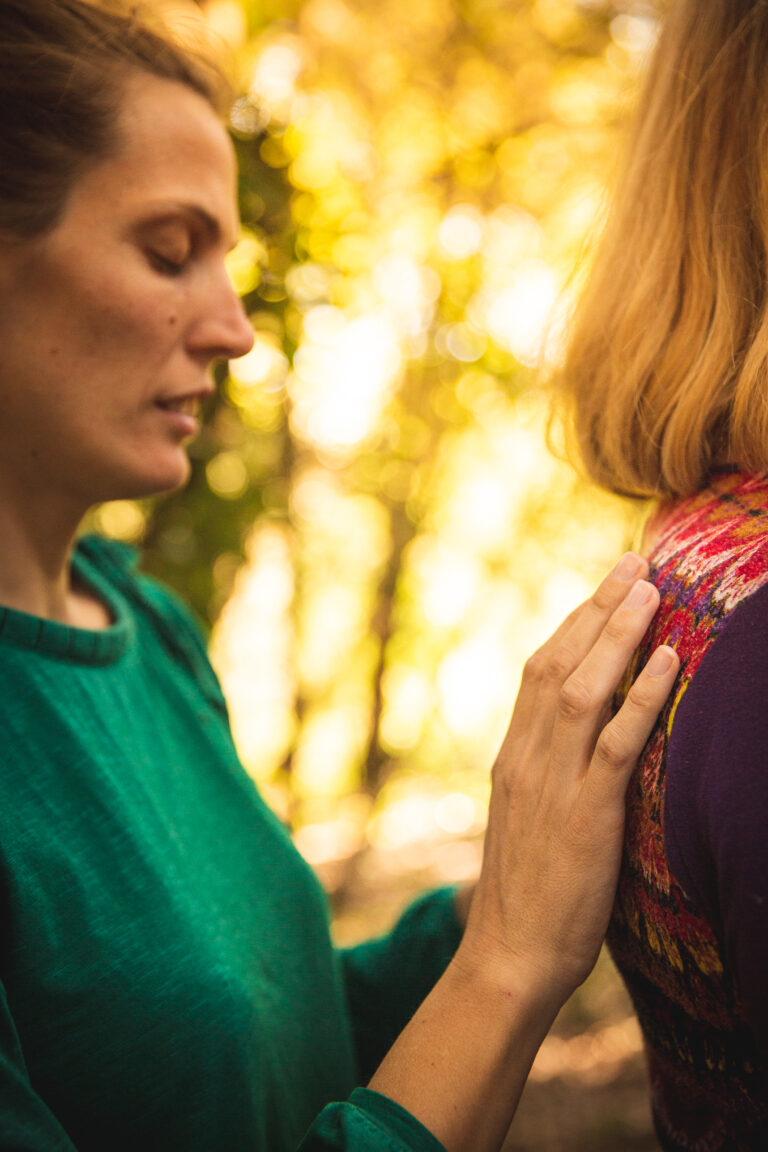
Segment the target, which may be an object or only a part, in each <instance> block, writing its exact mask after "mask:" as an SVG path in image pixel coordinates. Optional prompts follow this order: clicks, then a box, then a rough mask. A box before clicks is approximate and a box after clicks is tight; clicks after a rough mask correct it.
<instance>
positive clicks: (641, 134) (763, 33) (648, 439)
mask: <svg viewBox="0 0 768 1152" xmlns="http://www.w3.org/2000/svg"><path fill="white" fill-rule="evenodd" d="M557 377H558V378H557V380H556V383H557V384H558V385H559V388H560V393H561V395H564V397H565V400H566V403H567V408H568V409H569V413H570V422H571V427H572V429H573V432H574V434H575V437H574V438H575V442H576V445H577V446H578V451H579V453H580V455H581V457H582V459H583V461H584V463H585V465H586V468H587V471H588V472H589V473H590V475H591V476H592V477H593V478H594V479H596V480H597V481H598V483H600V484H602V485H604V486H605V487H608V488H610V489H613V490H614V491H617V492H622V493H625V494H629V495H642V496H649V495H650V496H670V495H673V496H676V495H683V494H688V493H691V492H693V491H696V490H697V489H698V488H700V487H702V486H704V485H705V484H706V483H707V478H708V476H709V474H710V473H711V471H712V469H713V468H715V467H717V466H718V465H723V464H726V463H727V464H733V465H735V466H737V467H739V468H742V469H744V470H747V471H763V470H765V469H766V468H768V2H766V0H673V2H672V3H671V4H670V5H669V12H668V14H667V15H666V16H665V17H664V21H663V26H662V30H661V35H660V37H659V41H658V44H657V47H656V50H655V53H654V55H653V57H652V60H651V62H650V68H649V72H648V75H647V79H646V84H645V89H644V92H643V95H642V97H641V100H640V105H639V109H638V114H637V119H636V122H635V127H634V131H633V132H632V133H631V135H630V138H629V144H628V148H627V154H626V160H625V164H624V167H623V171H622V174H621V178H620V180H619V183H618V187H617V190H616V194H615V196H614V199H613V204H612V209H611V211H610V214H609V216H608V220H607V223H606V227H605V230H604V232H603V235H602V237H601V239H600V242H599V245H598V247H597V249H596V256H595V259H594V263H593V266H592V269H591V273H590V276H589V279H588V281H587V285H586V289H585V291H584V293H583V294H582V296H581V299H580V301H579V304H578V305H577V308H576V312H575V316H574V318H573V322H572V325H571V332H570V342H569V347H568V350H567V354H566V357H565V362H564V364H563V366H562V369H561V370H560V371H559V372H558V374H557Z"/></svg>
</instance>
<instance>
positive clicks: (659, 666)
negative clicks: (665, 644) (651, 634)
mask: <svg viewBox="0 0 768 1152" xmlns="http://www.w3.org/2000/svg"><path fill="white" fill-rule="evenodd" d="M674 658H675V654H674V651H673V650H672V649H671V648H657V649H656V651H655V652H654V654H653V656H651V658H650V660H649V661H648V663H647V664H646V666H645V670H646V672H647V673H648V675H649V676H664V675H665V674H666V673H667V672H669V669H670V668H671V667H672V661H673V660H674Z"/></svg>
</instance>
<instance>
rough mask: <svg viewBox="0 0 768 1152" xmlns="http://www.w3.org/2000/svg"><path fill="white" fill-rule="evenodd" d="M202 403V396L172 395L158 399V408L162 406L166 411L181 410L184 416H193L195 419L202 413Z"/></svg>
mask: <svg viewBox="0 0 768 1152" xmlns="http://www.w3.org/2000/svg"><path fill="white" fill-rule="evenodd" d="M201 403H202V399H201V397H200V396H179V397H177V398H176V399H174V398H172V397H171V398H169V399H167V400H157V401H156V404H157V406H158V408H162V409H163V411H164V412H179V413H180V414H181V415H182V416H192V417H193V418H194V419H197V417H198V416H199V414H200V405H201Z"/></svg>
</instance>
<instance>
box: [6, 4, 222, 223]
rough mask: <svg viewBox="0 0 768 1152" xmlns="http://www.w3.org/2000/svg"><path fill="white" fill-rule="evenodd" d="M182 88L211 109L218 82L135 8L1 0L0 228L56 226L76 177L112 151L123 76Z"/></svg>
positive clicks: (217, 99) (218, 96) (218, 95)
mask: <svg viewBox="0 0 768 1152" xmlns="http://www.w3.org/2000/svg"><path fill="white" fill-rule="evenodd" d="M136 71H142V72H148V73H150V74H152V75H153V76H157V77H159V78H161V79H166V80H173V81H177V82H179V83H181V84H185V85H187V86H188V87H189V88H191V89H193V90H194V91H195V92H198V93H199V94H200V95H201V96H203V97H204V98H205V99H206V100H208V102H209V103H210V104H211V105H212V106H213V107H214V108H216V109H217V110H218V109H219V108H220V107H221V104H222V100H223V89H224V85H223V81H222V78H221V76H220V74H219V73H218V72H217V70H216V69H215V67H214V66H213V65H212V64H211V63H209V62H208V61H207V60H206V59H204V58H203V57H202V56H199V55H197V54H196V53H194V52H192V51H188V50H186V49H182V48H181V47H180V46H179V45H177V44H175V43H174V42H173V41H172V40H171V39H170V37H169V36H168V35H167V34H166V33H165V32H164V31H161V30H159V29H158V30H155V28H153V27H151V26H150V24H149V23H148V22H147V20H146V18H145V17H140V16H139V15H138V14H137V12H136V10H135V9H127V8H126V7H125V5H123V4H121V3H118V2H115V0H109V2H102V3H99V4H98V5H97V4H95V3H90V2H88V0H0V109H1V110H2V115H1V117H0V119H1V123H0V233H5V235H6V237H10V238H13V237H16V238H25V237H32V236H36V235H40V234H42V233H45V232H46V231H48V230H49V229H51V228H52V227H54V226H55V224H56V223H57V221H58V219H59V218H60V216H61V213H62V212H63V210H64V207H65V205H66V201H67V197H68V194H69V192H70V189H71V188H72V186H73V184H74V183H75V182H76V180H77V178H78V177H79V176H80V175H81V174H82V173H83V172H84V171H85V170H86V169H87V168H88V167H89V166H90V165H91V164H93V163H95V162H96V161H98V160H99V159H103V158H104V157H105V156H107V155H108V154H109V153H110V152H112V151H113V150H114V148H115V147H116V144H117V140H118V131H117V121H118V114H119V110H120V101H121V97H122V93H123V88H124V84H125V81H126V79H127V78H128V76H130V74H131V73H134V72H136Z"/></svg>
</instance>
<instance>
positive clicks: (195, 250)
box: [0, 75, 253, 623]
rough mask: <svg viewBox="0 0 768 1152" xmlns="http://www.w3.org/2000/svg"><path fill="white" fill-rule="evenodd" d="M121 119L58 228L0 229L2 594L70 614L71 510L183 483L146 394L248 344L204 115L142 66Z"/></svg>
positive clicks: (166, 420)
mask: <svg viewBox="0 0 768 1152" xmlns="http://www.w3.org/2000/svg"><path fill="white" fill-rule="evenodd" d="M119 128H120V140H119V146H118V149H117V152H116V154H115V155H114V156H112V157H110V158H109V159H106V160H104V161H102V162H100V163H98V164H97V165H95V166H94V167H93V168H91V169H90V171H88V172H87V173H86V174H85V175H84V176H83V177H82V178H81V179H80V180H79V182H78V183H77V184H76V185H75V187H74V189H73V192H72V194H71V197H70V199H69V202H68V205H67V209H66V211H65V214H64V216H63V219H62V220H61V222H60V223H59V224H58V226H57V227H56V228H54V229H53V230H52V231H50V232H49V233H47V234H46V235H44V236H42V237H39V238H36V239H34V240H31V241H25V242H22V243H19V242H15V241H14V240H13V238H10V237H6V238H2V242H0V291H1V292H2V298H3V302H4V303H3V309H2V315H0V348H2V366H1V367H0V403H2V407H3V413H4V418H3V421H2V426H1V427H0V532H2V538H3V539H4V540H5V541H6V543H8V544H9V547H8V548H7V549H6V550H5V557H7V558H8V563H6V559H5V557H4V564H3V571H2V574H0V600H1V601H2V602H4V603H6V604H10V605H12V606H13V607H17V608H21V609H23V610H26V611H30V612H36V613H37V614H39V615H46V616H52V617H54V618H59V619H63V620H66V621H69V622H70V623H78V622H82V615H81V613H82V612H83V611H84V608H83V602H82V596H81V595H78V592H77V590H72V589H71V588H70V587H69V581H68V565H67V559H68V554H69V549H70V547H71V542H72V539H73V536H74V533H75V530H76V528H77V525H78V523H79V522H80V520H81V519H82V516H83V514H84V513H85V512H86V510H87V509H88V508H89V507H90V506H91V505H93V504H95V503H98V502H100V501H104V500H110V499H115V498H126V497H139V496H146V495H149V494H150V493H154V492H159V491H168V490H170V489H173V488H176V487H178V486H179V485H181V484H183V483H184V482H185V480H186V479H187V476H188V473H189V462H188V458H187V454H186V451H185V447H184V445H185V442H186V441H188V439H189V434H190V433H189V430H188V429H187V428H186V427H184V426H183V422H181V423H180V422H179V420H178V419H177V418H174V417H173V416H172V415H170V414H169V413H168V412H165V411H162V410H161V409H160V408H159V407H158V406H157V401H158V400H164V401H165V400H168V399H169V398H171V399H173V398H178V397H181V396H184V397H192V396H195V397H197V398H198V399H199V400H203V399H204V398H205V397H206V396H207V395H209V394H210V392H211V391H212V387H213V385H212V383H211V380H210V375H209V368H210V365H211V363H212V361H213V360H215V359H217V358H220V357H235V356H241V355H243V354H244V353H245V352H247V351H248V349H249V348H250V347H251V344H252V341H253V336H252V331H251V328H250V325H249V323H248V321H247V318H246V316H245V314H244V312H243V310H242V306H241V304H240V301H239V299H238V297H237V296H236V294H235V292H234V291H233V289H232V286H231V284H230V282H229V279H228V277H227V273H226V269H225V265H224V257H225V255H226V252H227V250H228V249H229V248H230V247H231V246H232V245H233V244H234V243H235V241H236V239H237V234H238V227H239V223H238V215H237V207H236V198H235V175H236V173H235V160H234V153H233V149H232V145H231V142H230V140H229V138H228V136H227V134H226V132H225V131H224V129H223V127H222V126H221V124H220V123H219V121H218V119H217V118H216V115H215V113H214V112H213V110H212V109H211V108H210V107H209V105H208V104H207V103H206V101H205V100H204V99H203V98H202V97H200V96H199V95H197V93H195V92H193V91H191V90H190V89H187V88H185V87H184V86H182V85H180V84H176V83H171V82H169V81H164V80H159V79H156V78H154V77H151V76H144V75H140V76H136V77H133V78H131V80H130V81H129V82H128V85H127V90H126V99H125V103H124V107H123V110H122V114H121V119H120V123H119ZM10 545H12V546H10ZM86 614H88V613H87V612H86ZM90 618H91V620H93V617H92V616H91V617H90Z"/></svg>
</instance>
